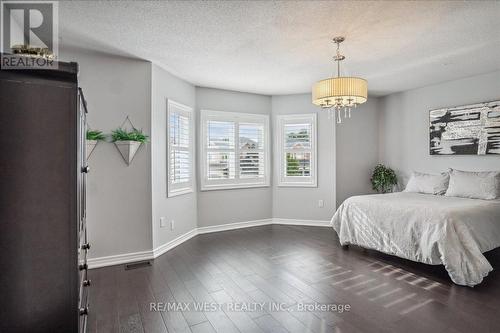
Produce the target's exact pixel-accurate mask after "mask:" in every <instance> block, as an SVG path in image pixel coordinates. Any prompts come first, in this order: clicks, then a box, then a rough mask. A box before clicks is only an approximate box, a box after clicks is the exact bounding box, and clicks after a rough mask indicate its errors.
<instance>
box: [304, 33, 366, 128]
mask: <svg viewBox="0 0 500 333" xmlns="http://www.w3.org/2000/svg"><path fill="white" fill-rule="evenodd" d="M344 40H345V38H344V37H335V38H334V39H333V42H334V43H335V44H337V53H336V55H335V56H334V57H333V60H334V61H336V62H337V77H331V78H328V79H325V80H321V81H318V82H316V84H315V85H314V86H313V89H312V103H313V104H314V105H317V106H320V107H322V108H323V109H327V110H328V112H329V115H330V117H334V116H335V112H336V114H337V115H336V117H337V123H341V122H342V110H343V112H344V118H351V109H352V108H356V107H357V106H358V105H359V104H363V103H364V102H366V100H367V99H368V84H367V82H366V80H365V79H362V78H359V77H348V76H340V62H341V61H342V60H344V59H345V56H344V55H342V54H341V53H340V43H342V42H343V41H344Z"/></svg>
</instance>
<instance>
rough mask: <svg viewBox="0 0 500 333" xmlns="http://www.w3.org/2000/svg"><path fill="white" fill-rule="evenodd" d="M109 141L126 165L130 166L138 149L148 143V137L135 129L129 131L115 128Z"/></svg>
mask: <svg viewBox="0 0 500 333" xmlns="http://www.w3.org/2000/svg"><path fill="white" fill-rule="evenodd" d="M111 139H112V141H113V142H114V144H115V146H116V148H118V151H119V152H120V154H122V157H123V159H124V160H125V162H126V163H127V165H130V163H131V162H132V160H133V159H134V156H135V154H136V153H137V150H138V149H139V147H140V146H141V145H142V144H143V143H146V142H148V136H147V135H146V134H144V133H143V132H142V130H138V129H137V128H135V127H132V129H131V130H130V131H127V130H125V129H122V128H117V129H115V130H114V131H113V132H112V133H111Z"/></svg>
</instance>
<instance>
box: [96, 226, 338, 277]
mask: <svg viewBox="0 0 500 333" xmlns="http://www.w3.org/2000/svg"><path fill="white" fill-rule="evenodd" d="M270 224H283V225H304V226H314V227H329V226H331V224H330V221H321V220H298V219H282V218H270V219H262V220H254V221H245V222H236V223H228V224H220V225H214V226H209V227H199V228H195V229H192V230H190V231H188V232H186V233H185V234H183V235H180V236H179V237H177V238H175V239H173V240H171V241H170V242H168V243H165V244H163V245H160V246H158V247H157V248H155V249H154V250H152V251H142V252H133V253H125V254H117V255H113V256H106V257H99V258H90V259H88V260H87V263H88V265H89V268H90V269H92V268H100V267H105V266H114V265H120V264H126V263H131V262H137V261H142V260H151V259H154V258H157V257H159V256H161V255H162V254H164V253H165V252H168V251H170V250H171V249H173V248H174V247H176V246H178V245H180V244H182V243H184V242H185V241H187V240H189V239H191V238H193V237H194V236H196V235H201V234H208V233H212V232H220V231H227V230H236V229H242V228H251V227H258V226H263V225H270Z"/></svg>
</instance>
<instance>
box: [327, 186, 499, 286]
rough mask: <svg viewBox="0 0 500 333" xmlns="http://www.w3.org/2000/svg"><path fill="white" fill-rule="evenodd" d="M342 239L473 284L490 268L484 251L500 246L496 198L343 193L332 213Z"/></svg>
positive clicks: (469, 284) (490, 269) (334, 225)
mask: <svg viewBox="0 0 500 333" xmlns="http://www.w3.org/2000/svg"><path fill="white" fill-rule="evenodd" d="M332 225H333V228H334V229H335V231H336V232H337V234H338V236H339V239H340V243H341V245H348V244H354V245H358V246H361V247H364V248H369V249H374V250H377V251H380V252H384V253H388V254H392V255H395V256H398V257H401V258H405V259H409V260H413V261H417V262H422V263H425V264H431V265H441V264H442V265H444V266H445V268H446V270H447V271H448V274H449V276H450V278H451V280H452V281H453V282H454V283H456V284H459V285H465V286H474V285H477V284H479V283H481V281H482V280H483V278H484V277H485V276H487V275H488V273H489V272H490V271H492V270H493V268H492V267H491V265H490V263H489V262H488V260H487V259H486V258H485V257H484V255H483V253H484V252H487V251H490V250H493V249H495V248H496V247H499V246H500V201H499V200H479V199H466V198H458V197H447V196H440V195H431V194H420V193H406V192H399V193H390V194H375V195H363V196H354V197H351V198H349V199H347V200H346V201H345V202H344V203H343V204H342V205H341V206H340V207H339V208H338V209H337V212H336V213H335V215H334V216H333V218H332Z"/></svg>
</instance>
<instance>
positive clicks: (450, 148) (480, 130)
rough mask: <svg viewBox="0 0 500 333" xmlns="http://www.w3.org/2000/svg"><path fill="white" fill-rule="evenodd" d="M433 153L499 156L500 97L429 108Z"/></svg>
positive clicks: (430, 141) (430, 139)
mask: <svg viewBox="0 0 500 333" xmlns="http://www.w3.org/2000/svg"><path fill="white" fill-rule="evenodd" d="M429 152H430V154H431V155H490V154H493V155H495V154H497V155H500V100H498V101H493V102H484V103H477V104H470V105H463V106H456V107H451V108H443V109H436V110H431V111H429Z"/></svg>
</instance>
